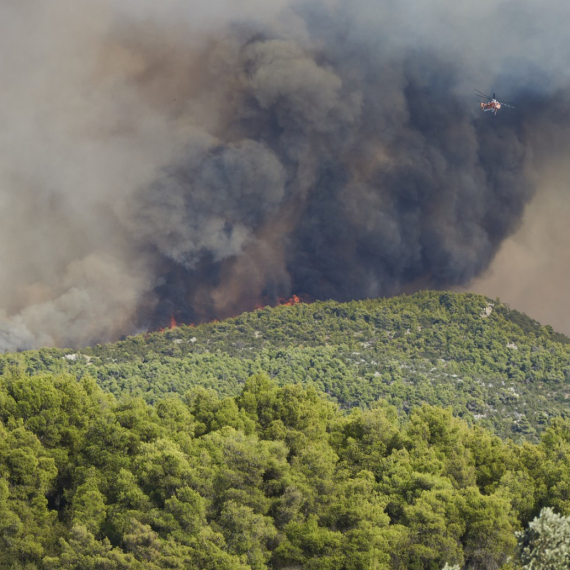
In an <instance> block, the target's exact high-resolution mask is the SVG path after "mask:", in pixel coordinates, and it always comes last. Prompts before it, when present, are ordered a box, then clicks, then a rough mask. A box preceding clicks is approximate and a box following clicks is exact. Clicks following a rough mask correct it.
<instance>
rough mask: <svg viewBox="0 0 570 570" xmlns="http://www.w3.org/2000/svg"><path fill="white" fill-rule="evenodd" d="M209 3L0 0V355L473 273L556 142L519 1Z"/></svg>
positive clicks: (528, 22)
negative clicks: (496, 103) (498, 103)
mask: <svg viewBox="0 0 570 570" xmlns="http://www.w3.org/2000/svg"><path fill="white" fill-rule="evenodd" d="M203 4H204V3H199V2H195V3H194V2H190V3H188V2H182V1H178V0H168V1H167V2H164V3H160V5H159V4H158V3H154V2H153V3H151V2H146V1H142V0H141V1H138V2H133V1H131V0H121V1H118V2H114V3H110V2H109V3H108V2H106V1H103V0H100V1H96V0H90V1H87V2H83V3H81V4H80V5H77V4H76V3H74V2H72V1H71V0H54V2H53V3H52V4H50V5H49V6H46V5H44V4H40V3H39V0H25V1H23V2H21V3H19V4H17V5H16V4H15V3H10V4H6V5H4V6H2V7H1V8H0V16H2V18H1V21H2V22H5V24H2V29H1V30H0V31H3V30H4V28H6V30H5V31H6V33H5V34H4V36H3V39H2V40H0V41H1V42H2V47H4V48H7V47H9V48H10V49H9V50H7V49H5V50H4V51H5V52H8V51H9V53H11V54H17V55H13V56H11V57H9V58H7V59H6V60H5V61H4V62H3V63H2V64H0V66H1V69H0V72H2V73H3V76H4V77H5V79H6V80H7V83H8V85H9V87H7V89H6V91H5V92H4V93H3V94H1V95H0V107H1V108H2V109H3V110H2V111H0V124H1V125H2V130H3V134H0V147H1V148H2V150H3V155H2V158H1V159H0V184H1V186H0V204H1V207H2V211H1V214H0V215H1V219H0V228H1V229H0V231H2V232H3V235H2V237H3V239H2V244H3V245H2V247H1V248H0V266H1V267H2V273H3V274H2V275H1V276H0V294H1V295H2V297H1V298H2V304H0V349H4V350H14V349H22V348H30V347H36V346H42V345H53V344H59V345H82V344H85V343H91V342H100V341H105V340H111V339H114V338H117V337H118V336H120V335H122V334H127V333H132V332H135V331H137V330H143V329H145V328H148V327H150V328H154V327H158V326H160V325H162V324H165V323H167V322H168V321H169V319H170V317H171V315H174V316H175V317H176V318H177V319H179V320H181V321H185V322H198V321H202V320H206V319H210V318H214V317H216V318H219V317H225V316H228V315H232V314H235V313H237V312H239V311H243V310H247V309H251V308H253V307H254V306H255V304H256V303H259V302H264V301H265V302H274V301H275V300H276V299H277V298H278V297H283V296H288V295H291V294H303V295H307V296H309V297H310V298H313V299H321V298H334V299H340V300H348V299H354V298H364V297H370V296H378V295H392V294H396V293H398V292H401V291H412V290H414V289H417V288H420V287H422V288H423V287H451V286H460V285H463V284H466V283H469V282H470V281H471V280H472V279H473V278H474V277H476V276H478V275H481V274H482V273H483V272H484V271H485V270H486V269H487V268H488V266H489V264H490V263H491V262H492V260H493V259H494V258H495V256H496V254H497V251H498V250H499V248H500V246H501V244H502V243H503V242H504V240H505V239H506V238H508V237H509V236H510V235H512V234H513V232H515V230H516V229H517V228H518V227H519V225H520V223H521V220H522V217H523V213H524V211H525V207H526V205H527V204H528V203H529V201H530V200H531V198H532V196H533V194H534V192H535V191H536V189H537V188H538V187H540V173H541V171H542V169H543V165H544V164H545V162H546V158H545V157H548V159H549V160H552V156H554V157H556V156H562V155H563V152H564V149H566V148H568V142H569V141H568V140H567V137H566V135H565V134H564V129H563V123H561V121H562V122H564V121H565V117H566V115H567V110H568V108H569V105H568V104H567V101H565V100H564V99H563V98H561V96H560V92H561V89H562V88H563V87H564V86H565V85H566V82H567V81H568V73H567V70H564V67H563V66H564V65H565V63H564V60H563V59H562V58H560V49H558V51H557V54H558V55H557V56H556V57H554V58H553V57H551V56H550V55H549V54H548V50H549V49H551V48H553V47H555V48H561V46H563V42H564V41H565V40H564V37H565V30H564V29H563V28H562V27H561V24H560V22H559V20H557V19H556V18H555V17H554V16H553V15H552V14H551V13H550V12H549V14H548V15H547V16H544V15H542V12H541V13H540V14H538V12H537V11H536V10H535V9H534V8H533V3H531V2H528V3H524V2H522V3H521V2H519V3H517V6H518V7H519V8H518V10H514V4H512V3H511V2H507V1H504V0H503V1H500V2H498V3H497V2H493V3H489V5H488V6H483V5H482V4H481V3H480V2H479V3H477V10H475V6H473V7H470V6H465V5H462V6H455V5H454V4H452V3H449V2H447V1H441V2H436V3H433V2H430V3H428V2H426V3H424V2H416V3H414V6H412V5H411V4H412V3H406V2H403V3H399V4H397V5H396V4H395V3H392V2H388V1H386V2H383V3H378V2H368V1H365V0H360V1H358V2H355V3H351V5H350V7H349V6H348V5H346V3H341V2H338V3H337V2H335V1H325V0H322V1H321V0H318V1H317V0H314V1H311V2H292V1H285V0H284V1H281V2H278V1H272V2H257V1H254V0H251V1H242V2H233V3H229V2H226V1H222V0H218V1H217V2H212V3H208V6H204V5H203ZM424 4H425V5H424ZM428 4H429V5H428ZM483 4H485V3H483ZM412 8H413V9H412ZM482 8H483V9H486V10H487V13H486V15H485V11H484V10H483V14H484V15H483V16H482V15H481V12H480V10H481V9H482ZM563 10H565V8H564V5H562V4H561V6H560V11H561V13H562V11H563ZM537 14H538V16H539V17H540V19H539V20H538V22H539V23H540V22H542V23H543V24H548V25H550V26H551V28H550V33H549V35H548V37H547V38H546V39H545V43H544V44H543V45H541V46H540V47H538V44H536V43H535V44H533V42H536V41H537V38H539V37H542V35H543V32H542V31H541V30H540V28H537V27H536V26H537V20H536V17H537ZM560 15H561V14H560ZM545 18H546V20H545ZM31 26H34V28H33V29H34V30H35V35H34V36H33V37H31V38H30V37H29V36H30V34H29V33H25V32H26V31H27V30H29V29H31ZM487 26H489V27H490V31H489V32H488V33H487V32H486V30H487ZM499 31H500V32H501V33H498V32H499ZM494 33H497V36H496V38H494V40H493V41H494V45H495V46H496V49H497V52H492V51H491V52H490V50H492V49H493V46H492V45H491V44H490V42H489V41H487V40H488V39H489V36H490V34H494ZM481 44H483V46H484V47H482V46H481ZM529 46H532V47H534V49H533V50H531V51H527V48H528V47H529ZM565 49H566V52H567V51H568V48H567V47H566V48H565ZM489 53H493V57H488V56H489ZM536 69H540V77H537V75H536V74H535V73H534V70H536ZM473 86H477V87H479V88H481V89H483V90H488V89H491V90H492V89H493V88H496V89H497V91H498V90H499V89H500V88H503V89H504V91H505V92H507V91H508V97H509V98H517V99H518V98H519V97H520V98H522V99H523V100H525V99H526V100H527V101H529V102H531V103H532V105H530V104H529V106H528V107H526V108H525V106H524V103H523V104H522V106H521V107H519V109H518V110H517V111H516V112H511V111H510V110H504V111H501V112H500V114H499V115H498V116H497V117H491V116H489V115H485V116H482V113H480V111H479V110H478V109H477V103H476V101H475V100H474V98H473V97H472V96H471V94H472V91H471V90H472V88H473ZM554 141H557V143H558V144H554Z"/></svg>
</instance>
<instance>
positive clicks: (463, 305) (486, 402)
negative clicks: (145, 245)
mask: <svg viewBox="0 0 570 570" xmlns="http://www.w3.org/2000/svg"><path fill="white" fill-rule="evenodd" d="M14 367H17V368H19V369H20V370H22V371H23V372H25V373H27V374H30V375H33V374H37V373H40V372H48V371H49V372H55V373H60V372H69V373H71V374H74V375H75V376H76V377H77V378H78V379H81V378H83V377H84V376H86V375H90V376H93V377H95V378H96V379H97V382H98V383H99V385H100V386H101V387H102V388H103V389H104V390H106V391H109V392H112V393H113V394H115V395H117V396H121V395H125V394H130V395H132V396H140V397H142V398H143V399H144V400H145V401H147V402H149V403H153V402H155V401H157V400H158V399H160V398H163V397H164V396H166V395H167V394H170V393H177V394H179V395H182V394H184V393H185V392H186V391H187V390H189V389H190V388H192V387H195V386H202V387H205V388H211V389H213V390H215V391H216V392H217V393H218V394H219V395H220V396H235V395H237V394H239V392H240V390H241V388H242V387H243V385H244V383H245V381H246V379H247V378H249V377H250V376H251V375H253V374H257V373H260V372H265V373H266V374H268V375H269V377H270V378H272V379H274V381H275V382H277V383H278V384H279V385H286V384H295V383H302V384H304V385H306V386H313V387H315V388H317V389H318V390H321V391H323V392H325V393H326V394H328V395H329V397H330V398H331V400H332V401H335V402H337V403H339V404H340V405H341V406H342V407H344V408H352V407H356V406H361V407H366V406H369V405H372V404H373V403H374V402H375V401H376V400H377V399H378V398H384V399H386V400H387V401H388V402H389V403H390V404H392V405H394V406H395V407H396V408H397V409H398V411H399V412H405V413H409V412H410V411H411V410H413V409H414V408H415V407H417V406H420V405H422V404H423V403H429V404H432V405H438V406H443V407H447V406H451V407H452V408H453V411H454V413H455V414H456V415H458V416H460V417H463V418H464V419H466V420H467V421H469V422H478V423H479V424H480V425H482V426H485V427H488V428H490V429H492V430H493V431H494V432H495V433H497V434H499V435H501V436H502V437H510V438H513V439H514V440H515V441H522V440H524V439H528V440H530V441H537V440H538V434H539V433H540V432H541V431H542V430H543V429H544V428H545V427H546V426H547V425H548V423H549V421H550V418H552V417H556V416H562V415H565V414H567V398H568V397H570V381H569V379H570V339H568V338H567V337H565V336H564V335H561V334H558V333H555V332H554V331H553V330H552V328H551V327H549V326H545V327H543V326H541V325H540V324H539V323H537V322H536V321H534V320H532V319H530V318H529V317H527V316H526V315H523V314H522V313H519V312H517V311H514V310H511V309H509V308H508V307H506V306H505V305H504V304H501V303H500V302H498V301H490V300H489V299H487V298H485V297H482V296H478V295H471V294H454V293H446V292H444V293H441V292H422V293H418V294H416V295H412V296H401V297H396V298H392V299H380V300H369V301H355V302H351V303H336V302H317V303H313V304H298V305H295V306H282V307H276V308H273V309H270V308H265V309H261V310H258V311H255V312H252V313H246V314H243V315H241V316H239V317H237V318H235V319H230V320H227V321H224V322H222V323H210V324H204V325H200V326H197V327H191V326H182V327H177V328H175V329H172V330H167V331H165V332H164V333H152V334H146V335H139V336H135V337H129V338H127V339H126V340H124V341H122V342H118V343H115V344H110V345H103V346H97V347H94V348H87V349H82V350H80V351H71V350H66V351H62V350H58V349H43V350H38V351H30V352H24V353H21V354H10V355H4V356H0V373H6V372H7V371H8V370H11V369H12V368H14Z"/></svg>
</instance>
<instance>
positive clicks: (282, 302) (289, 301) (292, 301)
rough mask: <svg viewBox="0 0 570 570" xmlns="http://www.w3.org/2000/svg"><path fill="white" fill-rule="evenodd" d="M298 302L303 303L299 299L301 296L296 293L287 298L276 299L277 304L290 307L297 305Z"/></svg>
mask: <svg viewBox="0 0 570 570" xmlns="http://www.w3.org/2000/svg"><path fill="white" fill-rule="evenodd" d="M299 303H303V301H302V300H301V298H300V297H299V296H297V295H293V296H292V297H291V298H289V299H284V298H279V299H278V304H279V305H283V306H285V307H292V306H293V305H298V304H299Z"/></svg>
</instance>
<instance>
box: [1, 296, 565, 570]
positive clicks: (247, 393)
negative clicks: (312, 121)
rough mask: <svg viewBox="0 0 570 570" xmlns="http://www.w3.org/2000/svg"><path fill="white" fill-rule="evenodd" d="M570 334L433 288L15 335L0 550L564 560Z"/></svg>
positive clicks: (147, 558)
mask: <svg viewBox="0 0 570 570" xmlns="http://www.w3.org/2000/svg"><path fill="white" fill-rule="evenodd" d="M514 346H516V348H513V347H514ZM569 350H570V341H569V340H568V339H567V338H566V337H565V336H563V335H560V334H558V333H555V332H554V331H553V330H552V329H551V328H550V327H548V326H546V327H544V326H541V325H540V324H539V323H537V322H536V321H534V320H532V319H531V318H529V317H527V316H525V315H523V314H521V313H518V312H516V311H513V310H511V309H509V308H508V307H507V306H505V305H504V304H502V303H501V302H500V301H499V300H495V301H492V300H489V299H486V298H484V297H480V296H476V295H457V294H452V293H420V294H417V295H413V296H403V297H397V298H394V299H388V300H370V301H361V302H351V303H347V304H341V303H333V302H323V303H313V304H298V305H295V306H292V307H276V308H273V309H270V308H265V309H260V310H258V311H255V312H253V313H247V314H244V315H241V316H239V317H237V318H235V319H231V320H229V321H225V322H222V323H211V324H206V325H200V326H196V327H193V326H182V327H176V328H173V329H170V330H166V331H163V332H158V333H151V334H143V335H139V336H136V337H129V338H127V339H125V340H123V341H121V342H119V343H115V344H111V345H104V346H103V345H102V346H96V347H93V348H88V349H81V350H71V349H65V350H61V349H42V350H39V351H33V352H24V353H19V354H6V355H2V356H1V357H0V367H1V368H0V370H1V376H0V568H1V569H4V568H5V569H16V570H20V569H22V570H33V569H38V570H43V569H45V570H52V569H53V570H55V569H70V570H71V569H87V570H90V569H93V570H96V569H97V570H98V569H105V570H107V569H112V570H114V569H141V570H142V569H151V570H153V569H162V568H172V569H191V570H194V569H195V570H226V569H227V570H234V569H235V570H250V569H251V570H263V569H275V570H285V569H288V570H293V569H299V570H300V569H303V570H305V569H307V570H369V569H375V570H392V569H394V570H396V569H397V570H404V569H411V570H416V569H417V570H420V569H426V570H436V569H437V570H439V569H441V568H444V567H446V568H448V569H449V568H464V569H486V570H497V569H499V568H503V569H505V570H506V569H515V568H528V569H530V568H533V569H540V568H545V569H546V568H568V567H569V565H570V552H568V548H567V546H568V544H569V543H570V517H569V515H570V460H569V459H570V418H568V417H566V416H567V415H568V414H567V413H565V399H566V395H567V392H570V390H569V385H568V372H569V369H570V365H569V362H570V361H569ZM510 394H512V395H513V396H510ZM515 394H516V395H515ZM506 396H509V397H508V398H507V397H506ZM492 410H494V412H492ZM553 529H554V530H553ZM557 541H558V542H557ZM545 561H546V562H545Z"/></svg>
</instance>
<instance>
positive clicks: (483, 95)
mask: <svg viewBox="0 0 570 570" xmlns="http://www.w3.org/2000/svg"><path fill="white" fill-rule="evenodd" d="M475 91H477V93H479V95H480V96H482V97H486V98H487V99H491V97H489V95H485V93H483V92H482V91H479V89H475Z"/></svg>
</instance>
